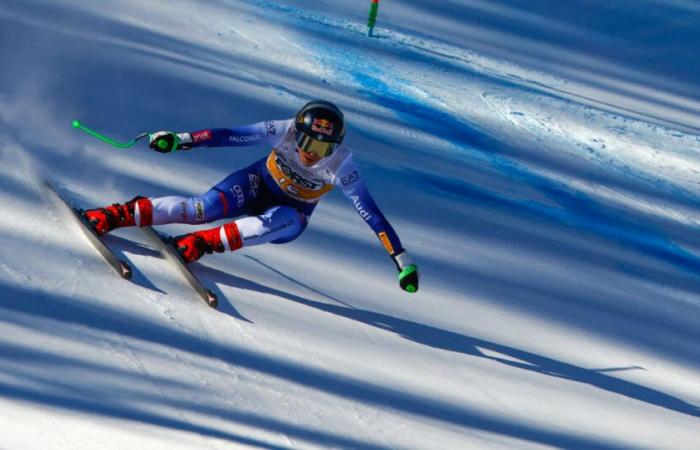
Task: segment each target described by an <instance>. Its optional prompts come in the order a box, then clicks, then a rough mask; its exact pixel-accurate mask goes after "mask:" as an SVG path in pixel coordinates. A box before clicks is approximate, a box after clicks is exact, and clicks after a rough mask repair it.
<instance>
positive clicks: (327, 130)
mask: <svg viewBox="0 0 700 450" xmlns="http://www.w3.org/2000/svg"><path fill="white" fill-rule="evenodd" d="M294 131H295V135H296V140H297V144H298V145H299V147H300V148H301V149H303V150H305V151H313V152H314V153H318V154H319V156H321V157H324V156H328V155H330V154H331V153H332V152H333V149H334V148H335V147H336V145H337V144H339V143H341V142H342V141H343V138H344V137H345V118H344V116H343V112H342V111H341V110H340V108H338V107H337V106H335V105H334V104H333V103H331V102H327V101H325V100H313V101H310V102H309V103H307V104H306V105H304V106H303V107H302V108H301V109H300V110H299V112H298V113H297V116H296V120H295V122H294Z"/></svg>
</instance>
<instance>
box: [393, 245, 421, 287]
mask: <svg viewBox="0 0 700 450" xmlns="http://www.w3.org/2000/svg"><path fill="white" fill-rule="evenodd" d="M394 263H396V267H397V268H398V270H399V286H401V289H403V290H404V291H406V292H410V293H411V294H413V293H414V292H417V291H418V278H419V273H418V266H417V265H416V264H414V263H413V260H412V259H411V257H410V256H408V254H407V253H406V252H405V251H403V252H401V253H399V254H398V255H396V256H394Z"/></svg>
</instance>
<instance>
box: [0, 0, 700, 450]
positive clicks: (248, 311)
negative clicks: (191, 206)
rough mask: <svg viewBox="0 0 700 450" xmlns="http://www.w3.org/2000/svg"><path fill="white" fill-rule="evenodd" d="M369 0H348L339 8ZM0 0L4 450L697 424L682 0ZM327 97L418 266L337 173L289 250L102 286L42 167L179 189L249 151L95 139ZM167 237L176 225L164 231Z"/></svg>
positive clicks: (366, 440) (596, 443) (362, 440)
mask: <svg viewBox="0 0 700 450" xmlns="http://www.w3.org/2000/svg"><path fill="white" fill-rule="evenodd" d="M367 3H369V2H367ZM311 4H312V2H307V1H300V0H287V1H284V2H277V1H272V0H213V1H210V2H193V1H187V0H169V1H159V2H143V1H137V0H120V1H109V2H108V1H94V2H78V1H72V2H71V1H39V0H36V1H26V0H25V1H19V0H5V1H4V2H2V3H0V55H1V56H2V62H3V68H2V70H1V71H0V160H1V161H2V165H0V200H1V201H2V205H3V211H4V212H3V214H2V215H0V230H1V232H0V335H1V336H2V338H1V339H0V430H1V431H2V433H0V448H8V449H20V448H21V449H24V448H42V449H76V448H91V449H108V450H112V449H122V448H149V449H157V448H163V449H165V448H168V449H171V448H183V449H185V448H187V449H189V448H212V449H219V448H221V449H223V448H240V447H252V448H257V447H261V448H370V449H385V448H421V449H428V448H435V449H444V448H545V447H560V448H615V449H617V448H678V449H689V448H695V447H697V445H698V444H697V442H700V426H699V425H700V420H699V418H700V346H698V342H700V300H699V298H700V297H699V295H698V294H699V293H700V240H699V239H698V237H697V227H698V224H700V212H699V211H698V200H699V199H700V183H699V182H698V174H699V172H700V137H698V136H699V135H700V133H699V132H698V130H700V90H699V86H700V75H698V74H700V67H698V59H697V57H696V49H697V45H698V42H699V41H700V39H699V38H700V36H699V35H698V33H699V31H698V30H700V27H698V25H699V24H700V8H699V7H698V6H697V3H696V2H692V1H686V0H673V1H670V0H669V1H663V2H661V1H655V0H635V1H632V0H621V1H615V2H609V1H608V2H603V1H598V0H595V1H585V2H584V1H569V2H553V1H544V0H530V1H528V2H524V1H519V0H515V1H514V0H510V1H504V0H503V1H501V0H495V1H485V0H449V1H442V2H419V1H415V0H406V1H403V2H392V1H388V0H387V1H384V2H382V4H381V9H380V16H379V22H378V28H377V29H376V37H375V38H374V39H368V38H367V37H366V36H365V28H364V24H365V20H366V14H367V10H368V6H369V5H368V4H367V5H366V4H365V3H364V2H355V1H330V0H318V1H316V2H313V8H312V7H311ZM315 97H322V98H327V99H329V100H332V101H334V102H336V103H338V104H339V105H340V106H341V107H342V108H343V109H344V110H345V111H347V116H348V118H349V120H350V121H351V127H350V130H349V134H348V138H347V139H348V141H349V142H350V143H351V145H353V147H354V148H355V149H356V151H355V157H356V160H357V161H358V164H359V165H360V168H361V170H362V173H363V177H364V178H366V180H367V183H368V185H369V187H370V190H371V191H372V193H373V195H374V196H375V198H376V199H377V201H378V203H379V204H380V206H381V207H382V209H383V211H384V212H385V214H386V215H387V217H388V218H389V219H390V220H391V222H392V224H393V225H394V226H395V228H396V229H397V231H398V233H399V235H400V236H401V238H402V241H403V242H404V244H405V245H406V247H407V248H408V249H409V251H410V253H411V254H412V256H413V257H414V258H415V259H416V260H417V262H418V263H419V266H420V269H421V275H422V279H421V281H422V285H421V290H420V291H419V292H418V293H417V294H415V295H408V294H405V293H403V292H402V291H401V290H400V289H399V288H398V285H397V282H396V274H395V269H394V267H393V264H392V263H391V262H390V260H389V259H388V258H387V257H386V255H385V254H384V251H383V249H382V248H381V246H380V245H379V243H378V242H376V240H375V238H374V237H373V235H372V233H371V232H370V230H369V229H368V228H367V227H366V225H364V224H363V223H362V220H361V219H360V218H359V217H358V216H357V214H356V213H355V212H354V210H353V208H352V205H350V204H348V202H347V201H346V200H345V199H344V198H343V197H342V195H340V194H339V193H333V194H331V195H330V196H329V197H330V198H328V199H325V200H324V201H323V202H322V204H321V205H320V206H319V208H318V209H317V211H316V212H315V213H314V216H313V218H312V221H311V224H310V226H309V229H308V230H307V231H306V232H305V234H304V235H303V236H302V237H301V238H299V239H298V240H296V241H294V242H293V243H290V244H287V245H283V246H273V245H271V246H263V247H257V248H247V249H243V250H241V251H239V252H237V253H235V254H227V255H217V256H215V257H209V258H206V259H204V260H203V261H202V263H201V264H197V265H196V266H195V267H194V270H195V272H196V273H197V274H198V275H199V276H200V277H201V278H202V280H204V281H205V283H206V284H208V285H209V286H212V287H213V288H214V290H215V291H216V292H217V294H218V295H219V297H220V303H221V308H220V311H219V312H217V311H213V310H211V309H209V308H208V307H206V306H205V305H204V304H203V303H202V302H201V301H200V300H198V299H197V298H196V296H195V295H194V294H193V293H192V292H191V291H190V290H189V288H188V287H187V285H186V284H185V283H184V282H183V280H181V278H180V276H179V274H178V273H177V272H176V271H175V270H174V268H173V267H171V266H170V265H169V263H168V262H167V261H166V260H164V259H162V258H161V257H160V256H159V254H158V252H156V251H155V250H154V249H153V248H152V247H150V246H149V245H148V243H147V239H145V236H144V235H143V234H142V233H141V232H140V231H139V230H133V229H130V230H119V231H118V232H115V233H114V235H113V236H110V237H108V238H107V239H106V240H107V243H108V244H109V245H110V246H112V247H113V248H116V249H117V250H118V252H119V253H120V254H121V255H122V256H123V257H124V258H125V259H127V260H128V261H130V262H131V263H132V265H133V267H134V269H135V274H134V279H133V280H132V282H126V281H124V280H121V279H119V278H118V277H117V276H116V275H115V274H114V273H113V272H112V271H111V269H110V268H109V267H107V266H106V265H105V264H104V263H103V262H102V261H101V259H100V257H99V256H98V255H97V254H96V253H95V252H94V250H93V249H92V248H91V247H90V246H89V244H88V243H87V241H86V240H85V239H84V238H83V237H82V236H80V235H79V234H78V233H77V232H76V230H75V229H74V227H73V226H72V225H71V224H70V222H68V221H66V220H64V217H63V215H62V213H61V211H60V209H57V208H56V207H55V206H52V204H51V203H50V201H49V200H48V197H47V196H46V195H45V193H44V192H43V191H42V189H41V182H40V180H41V178H42V177H50V178H51V179H53V180H55V181H56V182H57V183H59V184H61V185H62V186H63V187H64V188H65V189H67V190H69V191H70V192H71V193H72V195H73V196H74V198H75V199H76V200H79V201H81V202H83V203H84V204H86V205H91V206H93V205H102V204H105V203H108V202H113V201H124V200H127V199H129V198H132V197H133V196H134V195H136V194H143V195H149V196H159V195H165V194H169V193H180V194H196V193H201V192H204V191H205V190H207V189H208V188H209V186H211V185H212V184H214V183H215V182H217V181H218V180H220V179H222V178H223V177H225V176H226V175H227V174H228V173H229V172H230V171H232V170H234V169H235V168H238V167H241V166H242V165H243V164H246V163H249V162H252V161H254V160H256V159H258V158H261V157H262V156H263V155H265V153H266V151H267V150H268V149H264V148H259V149H237V150H236V149H223V148H222V149H209V150H201V151H193V152H187V153H184V152H183V153H180V154H172V155H160V154H156V153H153V152H150V151H149V150H147V149H145V148H144V147H145V146H143V145H140V146H138V147H135V148H133V149H129V150H117V149H112V148H109V147H107V146H106V145H104V144H102V143H100V142H97V141H95V140H94V139H91V138H90V137H87V136H85V135H82V134H80V133H78V132H76V131H74V130H72V129H71V128H70V122H71V121H72V120H73V119H76V118H77V119H80V120H82V121H83V122H84V123H85V124H86V125H87V126H90V127H93V128H95V129H97V130H100V131H102V132H104V133H106V134H108V135H111V136H115V137H117V138H119V139H120V140H124V141H126V140H129V139H131V137H133V136H134V135H136V134H137V133H139V132H142V131H154V130H159V129H172V130H176V131H186V130H195V129H201V128H206V127H221V126H229V125H231V126H232V125H237V124H244V123H251V122H255V121H259V120H264V119H271V118H272V119H277V118H286V117H290V116H292V115H293V113H294V111H295V109H296V108H298V106H299V105H301V104H302V103H303V102H304V101H306V100H307V99H309V98H315ZM164 229H165V230H166V231H169V232H176V231H182V230H185V229H188V228H187V227H184V226H179V225H172V226H168V227H164Z"/></svg>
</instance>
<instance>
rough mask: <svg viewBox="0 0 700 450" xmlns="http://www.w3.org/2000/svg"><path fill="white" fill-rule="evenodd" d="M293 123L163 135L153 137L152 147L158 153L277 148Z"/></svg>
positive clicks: (260, 123)
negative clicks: (206, 148) (272, 145)
mask: <svg viewBox="0 0 700 450" xmlns="http://www.w3.org/2000/svg"><path fill="white" fill-rule="evenodd" d="M289 123H290V120H268V121H265V122H258V123H254V124H252V125H246V126H242V127H236V128H211V129H207V130H199V131H193V132H189V133H173V132H172V131H159V132H156V133H153V134H152V135H151V139H150V144H149V146H150V147H151V148H152V149H153V150H155V151H158V152H161V153H168V152H171V151H173V150H189V149H191V148H195V147H252V146H256V145H263V144H274V143H276V142H277V141H278V140H279V139H280V136H281V135H282V134H283V133H284V131H285V130H286V129H287V127H288V126H289Z"/></svg>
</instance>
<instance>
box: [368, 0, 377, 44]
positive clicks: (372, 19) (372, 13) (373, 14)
mask: <svg viewBox="0 0 700 450" xmlns="http://www.w3.org/2000/svg"><path fill="white" fill-rule="evenodd" d="M378 11H379V0H372V6H371V7H370V9H369V21H368V22H367V28H368V31H367V36H370V37H372V33H373V32H374V24H375V23H376V22H377V12H378Z"/></svg>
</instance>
